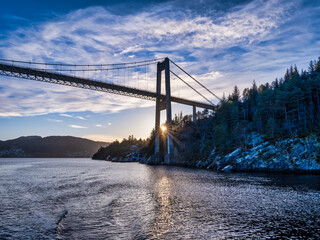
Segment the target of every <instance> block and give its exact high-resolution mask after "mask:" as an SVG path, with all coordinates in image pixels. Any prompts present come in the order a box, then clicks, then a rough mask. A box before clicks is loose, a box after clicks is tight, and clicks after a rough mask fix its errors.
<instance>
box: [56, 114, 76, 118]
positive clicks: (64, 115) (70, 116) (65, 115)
mask: <svg viewBox="0 0 320 240" xmlns="http://www.w3.org/2000/svg"><path fill="white" fill-rule="evenodd" d="M59 115H60V116H62V117H69V118H72V117H73V116H72V115H69V114H65V113H61V114H59Z"/></svg>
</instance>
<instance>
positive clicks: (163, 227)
mask: <svg viewBox="0 0 320 240" xmlns="http://www.w3.org/2000/svg"><path fill="white" fill-rule="evenodd" d="M154 188H155V189H154V192H155V197H156V206H155V211H156V214H155V219H154V231H153V233H154V237H155V238H159V237H161V236H164V235H165V234H166V233H167V232H170V231H171V230H172V228H173V224H174V222H173V216H172V212H173V209H172V194H171V190H172V189H171V188H172V180H171V179H170V178H168V177H167V176H162V177H160V178H158V179H157V181H156V183H155V186H154Z"/></svg>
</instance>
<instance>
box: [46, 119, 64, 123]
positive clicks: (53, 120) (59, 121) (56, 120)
mask: <svg viewBox="0 0 320 240" xmlns="http://www.w3.org/2000/svg"><path fill="white" fill-rule="evenodd" d="M48 121H50V122H57V123H61V122H63V121H62V120H60V119H51V118H49V119H48Z"/></svg>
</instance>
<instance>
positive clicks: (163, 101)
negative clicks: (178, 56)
mask: <svg viewBox="0 0 320 240" xmlns="http://www.w3.org/2000/svg"><path fill="white" fill-rule="evenodd" d="M162 71H164V74H165V92H166V93H165V96H163V95H161V75H162ZM156 94H157V97H156V125H155V131H156V132H155V157H156V158H160V112H161V111H162V110H166V113H167V114H166V115H167V130H166V131H167V154H166V156H165V163H167V164H170V163H172V161H173V141H172V136H171V134H172V110H171V86H170V61H169V58H165V59H164V61H163V62H158V64H157V87H156Z"/></svg>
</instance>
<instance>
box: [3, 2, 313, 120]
mask: <svg viewBox="0 0 320 240" xmlns="http://www.w3.org/2000/svg"><path fill="white" fill-rule="evenodd" d="M202 3H203V4H209V3H208V2H207V1H203V2H202ZM302 3H303V1H302V0H301V1H300V0H299V1H295V2H294V3H293V2H290V1H284V0H270V1H263V0H253V1H250V2H249V3H247V4H243V5H238V6H235V7H231V8H230V9H228V11H226V12H223V13H219V14H217V13H216V12H214V11H213V12H210V11H211V10H206V11H208V12H204V13H199V12H194V11H185V10H184V9H182V8H177V7H176V5H175V1H171V2H169V3H168V2H166V3H163V4H160V5H156V6H154V7H152V9H146V10H145V11H139V12H137V13H134V14H129V15H121V16H120V15H116V14H113V13H111V12H109V11H108V10H106V9H104V8H102V7H91V8H87V9H81V10H77V11H74V12H71V13H70V14H68V15H65V16H62V17H60V18H59V19H57V20H54V21H50V22H46V23H43V24H40V25H37V26H35V27H32V28H27V29H19V30H17V31H15V32H12V33H11V34H8V36H7V37H6V38H4V39H1V40H0V55H1V56H2V57H5V58H9V59H23V60H27V61H29V60H30V61H45V62H53V61H54V62H63V63H78V64H80V63H82V64H86V63H91V64H92V63H95V64H100V63H106V62H109V63H113V62H122V61H128V60H130V59H131V60H132V58H133V59H135V60H144V59H145V58H151V57H152V58H153V57H164V56H169V57H171V58H172V59H174V60H176V61H177V62H179V63H180V64H181V65H182V66H183V67H185V68H186V69H187V70H188V71H189V72H190V73H192V74H193V75H194V76H196V77H197V78H198V79H200V80H201V81H202V82H204V83H205V84H206V85H207V86H208V87H209V88H210V89H211V90H212V91H214V92H215V93H217V94H218V95H219V96H222V93H223V92H227V93H228V92H230V91H231V89H232V87H233V85H234V84H238V85H240V87H245V86H248V85H250V84H251V82H252V80H253V79H256V80H257V81H258V82H264V81H271V80H273V79H274V78H275V77H279V75H280V74H283V72H284V68H285V67H287V66H288V64H293V63H297V64H299V63H302V62H308V61H309V60H310V59H313V58H316V57H317V56H314V54H315V52H317V47H318V45H317V44H318V43H319V39H318V37H319V36H314V35H313V34H312V32H313V31H311V32H310V31H309V30H310V29H312V28H313V25H312V24H311V23H313V24H314V23H319V16H318V15H317V13H316V11H317V9H318V8H319V4H318V5H317V4H314V6H313V8H310V7H308V8H306V9H303V10H301V6H302ZM208 6H209V5H208ZM307 12H308V14H307ZM309 15H310V16H312V18H313V19H312V21H313V22H312V21H311V20H304V18H305V17H306V16H309ZM297 19H298V20H299V19H300V20H301V21H300V20H299V21H298V20H297ZM313 30H314V29H313ZM317 39H318V40H317ZM305 46H308V47H305ZM297 47H298V48H300V47H301V48H303V51H302V50H298V51H294V50H295V49H296V48H297ZM152 67H153V68H154V69H155V66H152ZM154 69H153V71H154ZM148 70H149V72H148V73H141V72H133V71H132V72H130V74H132V77H131V80H135V81H136V82H137V84H138V86H140V87H141V86H150V88H149V90H150V89H154V86H155V83H154V79H155V73H154V72H152V69H151V68H150V69H148ZM90 77H92V75H90ZM111 77H112V81H113V80H114V81H116V80H117V76H111ZM118 78H119V79H122V81H123V79H125V77H123V76H120V77H119V76H118ZM22 81H23V84H21V83H22ZM174 81H175V85H173V86H175V87H173V93H174V94H175V95H180V96H181V97H188V98H189V97H192V98H194V96H195V95H194V93H193V92H192V90H190V89H188V88H187V87H186V86H184V85H183V83H181V82H179V81H178V80H177V79H176V80H174ZM127 84H130V83H127ZM148 84H149V85H148ZM22 85H23V87H22ZM0 86H1V88H2V90H0V102H1V103H0V107H1V110H2V111H1V112H0V116H3V117H4V116H29V115H39V114H47V113H61V112H81V111H92V112H117V111H121V110H124V109H129V108H136V107H149V106H152V105H153V103H152V102H148V101H143V100H139V99H134V98H130V99H129V100H128V99H126V98H124V97H122V96H115V95H110V94H106V93H100V92H88V90H81V89H73V88H68V87H65V86H54V85H50V86H49V85H48V84H45V83H42V84H38V83H34V82H30V81H26V80H13V79H6V80H5V81H1V82H0ZM175 88H176V89H175ZM10 96H14V97H10ZM195 99H198V100H199V99H200V98H199V97H196V98H195ZM83 102H85V103H86V104H83ZM67 115H68V116H67ZM60 116H64V117H73V118H76V119H80V120H85V118H84V117H81V116H73V115H69V114H64V115H63V114H61V115H60Z"/></svg>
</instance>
